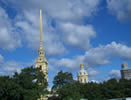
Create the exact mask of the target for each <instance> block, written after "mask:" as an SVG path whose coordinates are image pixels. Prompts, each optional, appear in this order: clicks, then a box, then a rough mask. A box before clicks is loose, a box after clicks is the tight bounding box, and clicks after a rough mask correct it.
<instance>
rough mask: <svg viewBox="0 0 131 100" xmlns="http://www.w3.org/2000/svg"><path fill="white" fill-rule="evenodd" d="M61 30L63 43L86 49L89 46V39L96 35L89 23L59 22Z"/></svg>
mask: <svg viewBox="0 0 131 100" xmlns="http://www.w3.org/2000/svg"><path fill="white" fill-rule="evenodd" d="M59 26H60V29H61V31H62V32H63V33H64V34H63V36H62V37H63V40H64V43H65V44H68V45H71V46H73V47H77V48H80V49H81V48H82V49H86V50H87V49H88V48H89V47H90V39H91V38H94V37H95V36H96V32H95V30H94V28H93V26H91V25H77V24H72V23H69V22H68V23H61V24H60V25H59Z"/></svg>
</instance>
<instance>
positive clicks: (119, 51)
mask: <svg viewBox="0 0 131 100" xmlns="http://www.w3.org/2000/svg"><path fill="white" fill-rule="evenodd" d="M112 58H121V59H131V47H128V46H126V45H124V44H120V43H116V42H112V43H111V44H107V45H100V46H98V47H96V48H91V49H89V50H87V51H86V52H85V54H84V55H77V56H74V57H72V58H62V59H60V60H55V59H52V60H50V61H49V62H50V63H52V64H54V65H55V66H57V67H63V68H64V67H65V68H68V69H69V70H74V71H75V70H76V69H78V66H79V65H80V63H84V64H85V65H89V67H98V66H101V65H105V64H109V63H111V62H112Z"/></svg>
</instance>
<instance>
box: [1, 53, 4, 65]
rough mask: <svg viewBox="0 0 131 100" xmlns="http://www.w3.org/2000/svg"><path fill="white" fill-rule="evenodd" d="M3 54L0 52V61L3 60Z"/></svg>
mask: <svg viewBox="0 0 131 100" xmlns="http://www.w3.org/2000/svg"><path fill="white" fill-rule="evenodd" d="M3 59H4V58H3V56H2V55H1V54H0V63H1V62H2V61H3Z"/></svg>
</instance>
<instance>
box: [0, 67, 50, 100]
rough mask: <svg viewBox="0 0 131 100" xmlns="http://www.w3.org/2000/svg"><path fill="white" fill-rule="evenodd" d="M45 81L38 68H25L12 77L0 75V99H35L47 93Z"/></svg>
mask: <svg viewBox="0 0 131 100" xmlns="http://www.w3.org/2000/svg"><path fill="white" fill-rule="evenodd" d="M46 87H47V81H46V80H45V79H44V74H43V73H42V72H40V69H36V68H33V67H29V68H25V69H23V70H22V71H21V73H17V72H15V73H14V75H13V76H12V77H9V76H0V100H37V99H38V98H39V97H40V95H41V94H42V95H44V94H46V93H47V91H46Z"/></svg>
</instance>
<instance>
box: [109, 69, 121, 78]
mask: <svg viewBox="0 0 131 100" xmlns="http://www.w3.org/2000/svg"><path fill="white" fill-rule="evenodd" d="M109 76H110V78H116V79H120V78H121V74H120V70H112V71H111V72H110V73H109Z"/></svg>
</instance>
